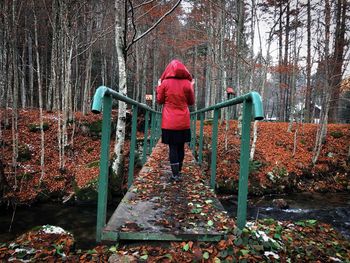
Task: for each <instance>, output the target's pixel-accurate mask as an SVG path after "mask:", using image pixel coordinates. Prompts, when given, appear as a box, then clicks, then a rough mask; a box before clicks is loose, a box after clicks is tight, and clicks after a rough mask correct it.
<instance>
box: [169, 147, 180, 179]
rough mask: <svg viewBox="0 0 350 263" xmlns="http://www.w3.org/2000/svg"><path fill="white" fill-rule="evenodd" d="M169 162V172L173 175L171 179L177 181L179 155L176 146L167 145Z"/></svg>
mask: <svg viewBox="0 0 350 263" xmlns="http://www.w3.org/2000/svg"><path fill="white" fill-rule="evenodd" d="M169 161H170V167H171V171H172V173H173V176H172V178H173V179H177V177H178V176H179V155H178V147H177V145H176V144H169Z"/></svg>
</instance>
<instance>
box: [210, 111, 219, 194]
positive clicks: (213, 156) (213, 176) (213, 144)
mask: <svg viewBox="0 0 350 263" xmlns="http://www.w3.org/2000/svg"><path fill="white" fill-rule="evenodd" d="M218 119H219V110H218V109H215V110H214V119H213V130H212V142H211V165H210V168H211V173H210V187H211V188H212V189H215V180H216V153H217V144H218Z"/></svg>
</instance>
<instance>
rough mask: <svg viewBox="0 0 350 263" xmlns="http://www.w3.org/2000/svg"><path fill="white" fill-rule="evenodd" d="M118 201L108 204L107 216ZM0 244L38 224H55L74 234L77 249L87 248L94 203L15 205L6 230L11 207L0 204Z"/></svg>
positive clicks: (92, 234)
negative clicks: (10, 227)
mask: <svg viewBox="0 0 350 263" xmlns="http://www.w3.org/2000/svg"><path fill="white" fill-rule="evenodd" d="M117 205H118V204H116V205H112V206H110V207H108V210H107V219H108V218H109V217H110V216H111V214H112V213H113V212H114V210H115V209H116V207H117ZM0 211H1V213H0V243H2V242H8V241H10V240H13V239H15V238H16V237H17V236H19V235H21V234H23V233H25V232H27V231H28V230H30V229H32V228H34V227H36V226H40V225H46V224H49V225H55V226H60V227H62V228H63V229H65V230H67V231H68V232H70V233H72V234H73V235H74V238H75V240H76V246H77V248H81V249H88V248H91V247H94V245H96V241H95V236H96V215H97V205H80V206H67V205H63V204H60V203H46V204H36V205H33V206H32V207H17V209H16V212H15V217H14V220H13V224H12V230H11V232H9V226H10V224H11V218H12V215H13V209H12V208H11V207H9V208H7V207H0Z"/></svg>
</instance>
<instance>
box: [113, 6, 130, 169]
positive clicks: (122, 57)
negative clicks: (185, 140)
mask: <svg viewBox="0 0 350 263" xmlns="http://www.w3.org/2000/svg"><path fill="white" fill-rule="evenodd" d="M125 8H126V4H125V3H124V1H123V0H115V14H116V16H115V45H116V50H117V56H118V69H119V93H120V94H122V95H123V96H126V95H127V85H126V52H125V50H124V47H125V45H124V43H125V37H126V36H125V35H124V33H125V32H123V29H124V27H123V20H122V19H123V17H122V16H121V14H120V13H123V11H124V10H125ZM120 11H121V12H120ZM119 12H120V13H119ZM125 120H126V104H125V102H123V101H118V121H117V130H116V143H115V146H114V154H115V156H116V158H115V160H114V163H113V165H112V169H113V171H114V172H115V173H116V174H118V173H119V168H120V165H121V161H122V159H123V158H122V154H123V153H122V149H123V146H124V140H125Z"/></svg>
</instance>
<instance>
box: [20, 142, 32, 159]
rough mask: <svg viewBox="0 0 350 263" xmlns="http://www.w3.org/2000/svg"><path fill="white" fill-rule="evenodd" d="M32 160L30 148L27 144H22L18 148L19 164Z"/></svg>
mask: <svg viewBox="0 0 350 263" xmlns="http://www.w3.org/2000/svg"><path fill="white" fill-rule="evenodd" d="M31 158H32V155H31V151H30V149H29V146H28V145H26V144H21V145H19V146H18V157H17V161H18V162H26V161H29V160H30V159H31Z"/></svg>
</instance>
